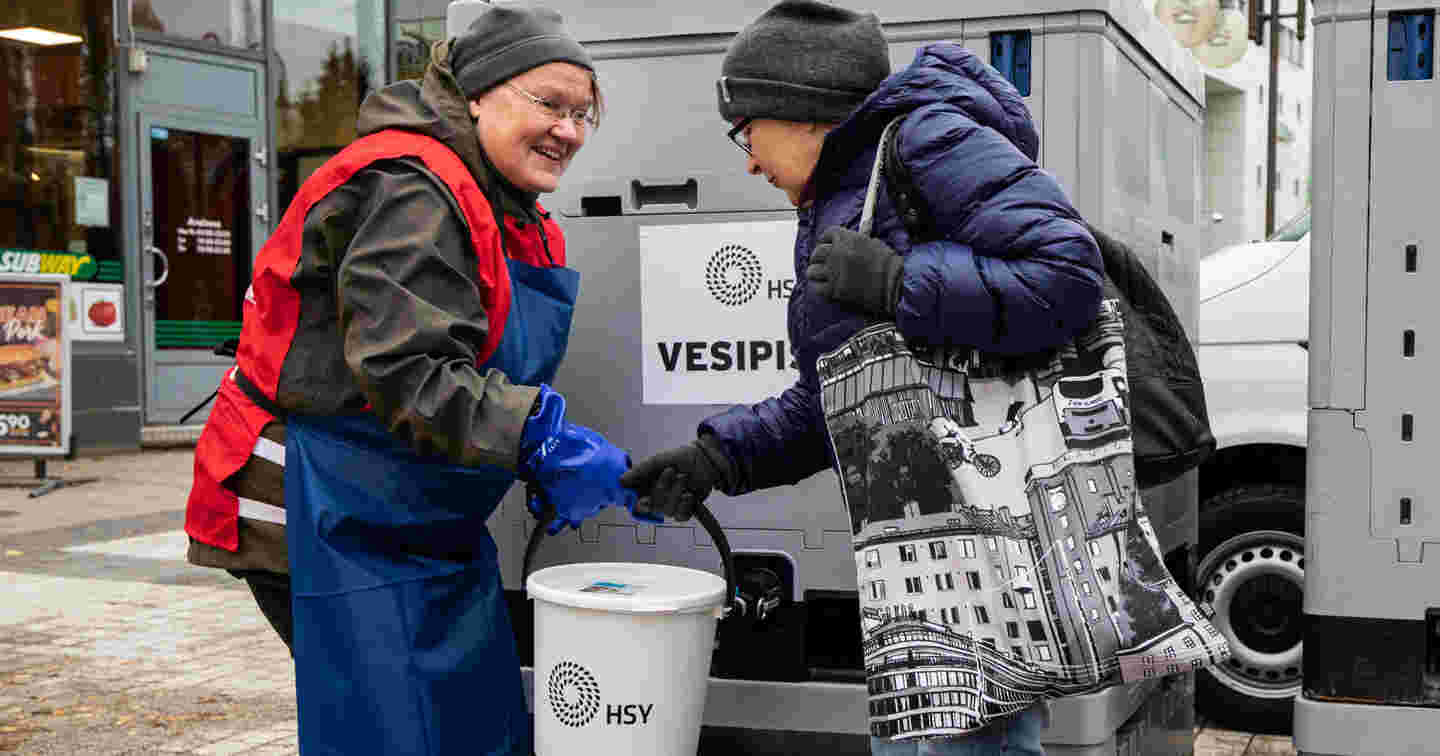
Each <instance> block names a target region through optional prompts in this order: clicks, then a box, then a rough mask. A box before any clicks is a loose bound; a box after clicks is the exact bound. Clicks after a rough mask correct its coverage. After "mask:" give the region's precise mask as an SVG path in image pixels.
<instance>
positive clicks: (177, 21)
mask: <svg viewBox="0 0 1440 756" xmlns="http://www.w3.org/2000/svg"><path fill="white" fill-rule="evenodd" d="M129 1H130V26H131V27H132V28H133V29H134V30H135V31H136V32H137V33H140V34H163V35H165V36H167V37H179V38H181V39H186V40H191V41H195V42H201V43H204V44H209V45H215V46H217V47H233V48H236V49H240V50H255V51H257V52H258V51H260V50H261V49H263V48H264V46H265V37H264V28H265V25H264V24H263V23H262V22H261V19H262V14H263V13H264V6H263V5H262V4H261V1H260V0H129ZM107 2H108V0H107Z"/></svg>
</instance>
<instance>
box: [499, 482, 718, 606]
mask: <svg viewBox="0 0 1440 756" xmlns="http://www.w3.org/2000/svg"><path fill="white" fill-rule="evenodd" d="M525 496H526V498H527V499H528V498H529V497H530V491H529V490H528V486H527V490H526V491H525ZM540 501H541V510H540V516H539V517H537V518H536V519H535V529H534V530H533V531H531V533H530V540H529V541H528V542H527V543H526V544H525V561H524V563H523V566H522V567H521V569H520V592H521V593H525V592H526V587H527V583H528V582H529V579H530V564H531V562H532V561H534V559H535V552H536V551H538V550H539V548H540V541H541V540H542V539H544V538H545V529H546V527H548V526H549V525H550V522H551V521H552V520H554V519H555V504H554V503H552V502H551V501H550V500H549V497H545V496H541V497H540ZM695 519H697V520H699V521H700V525H701V526H702V527H704V528H705V532H706V533H709V534H710V540H711V542H713V543H714V544H715V550H716V551H719V552H720V563H721V565H722V566H723V567H724V569H725V605H724V606H723V607H722V608H721V617H722V618H723V617H725V616H728V615H729V614H730V613H731V612H732V611H734V609H735V605H736V600H735V597H736V585H735V556H734V554H732V553H731V551H730V539H729V538H726V537H725V530H724V529H723V528H721V527H720V521H719V520H716V519H715V515H714V514H712V513H711V512H710V510H709V509H707V508H706V507H705V505H704V504H702V503H700V502H696V503H695Z"/></svg>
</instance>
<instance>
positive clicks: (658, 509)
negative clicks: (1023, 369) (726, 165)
mask: <svg viewBox="0 0 1440 756" xmlns="http://www.w3.org/2000/svg"><path fill="white" fill-rule="evenodd" d="M721 73H722V76H721V77H720V80H719V82H718V84H717V88H718V96H719V106H720V115H721V117H722V118H724V119H725V120H726V121H728V122H730V124H731V131H730V136H731V139H733V140H734V141H735V142H736V143H737V144H738V145H739V147H740V148H741V149H742V150H744V151H745V153H746V155H747V163H746V167H747V170H748V171H749V172H750V173H751V174H753V175H755V176H761V177H764V178H765V179H766V180H767V181H769V183H770V184H772V185H773V186H775V187H776V188H778V189H780V190H781V191H783V192H785V193H786V195H787V196H788V198H789V199H790V201H791V202H792V203H793V204H794V205H795V206H796V207H797V208H798V211H799V230H798V233H797V235H796V239H795V274H796V281H797V284H796V287H795V289H794V291H793V293H792V296H791V299H790V304H789V316H788V326H789V335H790V339H791V343H793V344H794V345H795V362H796V363H797V364H798V367H799V371H800V379H799V381H797V382H796V384H795V385H794V386H793V387H791V388H790V389H788V390H786V391H785V392H784V393H783V394H781V395H780V396H778V397H774V398H771V399H766V400H765V401H762V402H760V403H758V404H755V405H752V406H749V407H737V408H734V409H731V410H729V411H727V412H724V413H722V414H719V415H717V416H715V417H711V418H709V419H708V420H706V421H704V422H703V423H701V424H700V426H699V429H698V433H697V438H696V440H695V441H694V442H692V443H690V444H687V445H685V446H683V447H680V448H677V449H672V450H669V451H665V452H662V453H660V454H657V455H655V456H654V457H651V458H649V459H647V460H644V461H642V462H640V463H639V464H637V465H636V466H635V467H634V468H633V469H632V470H631V471H630V472H628V473H627V474H626V475H625V476H624V477H623V478H622V480H621V482H622V484H624V485H626V486H628V487H631V488H633V489H635V490H636V492H637V493H638V494H639V495H640V497H641V498H640V501H639V503H638V504H637V505H636V511H637V512H646V511H648V512H651V513H654V514H660V515H664V516H667V517H671V518H674V519H677V520H685V519H688V517H689V516H690V514H691V511H692V510H693V507H694V505H695V503H697V502H700V501H703V500H704V499H705V497H706V496H707V495H708V494H709V493H710V491H711V490H712V489H714V488H718V489H720V490H722V491H724V492H725V493H726V494H729V495H731V496H738V495H740V494H744V493H747V492H750V491H756V490H759V489H763V488H769V487H773V486H780V485H786V484H794V483H797V482H799V481H801V480H803V479H805V478H808V477H809V476H811V475H813V474H815V473H817V472H819V471H821V470H824V469H826V468H827V467H830V466H831V465H832V464H833V461H832V456H831V451H830V445H829V440H828V438H827V432H826V428H825V422H824V417H823V413H822V410H821V404H820V384H819V380H818V376H817V372H816V359H817V357H818V356H819V355H822V354H824V353H826V352H828V351H830V350H833V349H835V348H836V347H838V346H839V345H840V344H841V343H842V342H844V341H845V340H846V339H848V338H850V337H851V336H853V335H854V334H855V333H856V332H857V331H859V330H860V329H862V328H864V327H865V326H866V325H868V324H870V323H873V322H875V321H876V320H877V319H880V320H893V322H895V323H896V324H897V326H898V327H899V329H900V331H901V332H902V333H903V334H904V336H905V337H906V339H907V341H916V342H920V343H930V344H965V345H969V346H973V347H975V348H978V349H980V350H983V351H985V352H988V353H992V354H1025V353H1032V352H1037V351H1041V350H1047V349H1052V348H1054V347H1056V346H1058V345H1060V344H1062V343H1063V342H1065V341H1067V340H1069V339H1072V338H1074V337H1076V336H1077V335H1079V334H1080V333H1081V332H1082V331H1084V330H1085V329H1086V327H1087V326H1088V325H1089V324H1090V323H1091V322H1092V321H1093V320H1094V318H1095V315H1096V312H1097V308H1098V307H1099V303H1100V294H1101V280H1102V267H1101V259H1100V255H1099V251H1098V249H1097V247H1096V243H1095V239H1094V238H1093V237H1092V236H1091V234H1090V233H1089V232H1088V231H1087V230H1086V227H1085V225H1084V223H1083V221H1082V220H1081V218H1080V216H1079V214H1078V213H1077V212H1076V210H1075V208H1074V207H1073V206H1072V205H1071V203H1070V201H1069V199H1068V198H1067V197H1066V195H1065V192H1064V191H1063V190H1062V189H1061V187H1060V185H1059V183H1058V182H1057V181H1056V180H1055V178H1054V177H1053V176H1051V175H1049V174H1048V173H1046V172H1045V171H1043V170H1041V169H1040V168H1039V167H1038V166H1037V165H1036V163H1035V158H1036V156H1037V154H1038V149H1039V137H1038V135H1037V134H1036V131H1035V126H1034V124H1033V122H1032V121H1031V119H1030V114H1029V111H1028V110H1027V108H1026V107H1025V104H1024V102H1023V100H1022V99H1021V97H1020V95H1019V93H1018V92H1016V90H1015V89H1014V87H1012V86H1011V85H1010V83H1009V82H1008V81H1006V80H1005V79H1004V78H1003V77H1002V76H1001V75H1000V74H999V73H998V72H996V71H995V70H994V69H992V68H990V67H989V66H987V65H985V64H984V63H983V62H982V61H981V60H980V59H979V58H977V57H975V55H974V54H972V53H970V52H969V51H967V50H965V49H963V48H961V47H959V46H957V45H953V44H932V45H929V46H926V47H923V48H921V49H920V50H919V51H918V52H917V53H916V55H915V59H914V62H913V63H911V65H910V66H909V67H907V68H906V69H904V70H903V71H900V72H898V73H896V74H895V75H893V76H890V75H889V74H890V64H889V55H888V49H887V46H886V43H885V40H884V38H883V36H882V35H881V31H880V23H879V20H878V19H877V18H876V17H875V16H874V15H872V14H856V13H852V12H849V11H846V10H842V9H840V8H836V7H833V6H830V5H826V4H823V3H818V2H813V1H811V0H785V2H781V3H779V4H777V5H775V6H774V7H772V8H771V9H770V10H768V11H766V12H765V13H764V14H763V15H761V16H760V17H759V18H758V19H757V20H755V21H754V22H753V23H752V24H750V25H749V26H748V27H746V28H745V29H744V30H743V31H741V33H740V34H739V35H738V36H737V37H736V38H735V40H734V41H733V42H732V43H731V45H730V48H729V50H728V52H727V54H726V56H725V59H724V63H723V64H722V71H721ZM902 115H903V116H904V118H903V120H902V121H901V122H900V124H899V126H898V134H899V136H898V146H899V155H900V158H901V160H902V162H903V163H904V165H905V166H906V167H907V168H908V169H909V171H910V173H911V174H912V177H913V184H914V187H915V189H916V190H917V191H918V193H919V194H920V195H921V196H922V197H923V198H924V199H925V201H926V203H927V204H928V206H929V207H930V208H931V209H932V213H933V215H934V217H933V223H934V226H935V228H936V230H938V231H939V233H938V234H937V235H936V236H937V238H938V239H939V240H938V241H927V242H923V243H919V242H917V243H912V241H911V239H910V237H909V234H908V233H907V232H906V227H905V223H904V222H903V220H902V219H901V218H900V217H899V216H898V215H897V213H896V211H895V209H894V205H893V204H892V202H891V201H890V198H889V197H888V196H886V193H885V192H884V191H883V189H882V191H881V193H880V197H879V200H878V204H877V209H876V215H875V228H874V234H873V236H865V235H861V234H860V233H858V232H857V231H856V229H857V227H858V225H859V220H860V216H861V210H862V206H863V204H864V199H865V193H866V188H867V185H868V183H869V179H870V173H871V169H872V166H873V164H874V161H875V156H876V150H877V147H878V146H879V143H880V136H881V132H882V131H883V130H884V128H885V126H886V124H888V123H889V122H890V121H891V120H892V119H894V118H895V117H896V116H902ZM1044 719H1045V712H1044V708H1043V705H1036V706H1033V707H1031V708H1029V709H1025V710H1023V711H1021V712H1019V713H1016V714H1013V715H1011V716H1009V717H1006V718H1003V719H1000V720H998V721H997V722H995V723H994V724H991V725H989V726H988V727H985V728H983V729H979V730H975V731H971V732H964V729H965V728H959V730H960V732H959V733H958V734H959V735H960V737H957V738H952V739H949V740H945V739H940V740H934V739H932V740H928V741H925V742H920V741H918V740H905V741H899V740H896V741H892V740H891V739H889V738H888V737H876V738H875V739H874V741H873V752H874V753H877V754H959V753H967V754H981V753H992V752H993V753H1000V752H1001V751H1004V752H1006V753H1012V754H1014V753H1023V754H1038V753H1041V752H1042V749H1041V745H1040V730H1041V729H1042V728H1043V726H1044ZM872 734H876V735H880V734H881V733H878V732H876V731H875V730H874V728H872Z"/></svg>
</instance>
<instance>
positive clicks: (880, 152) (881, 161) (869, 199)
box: [859, 115, 905, 236]
mask: <svg viewBox="0 0 1440 756" xmlns="http://www.w3.org/2000/svg"><path fill="white" fill-rule="evenodd" d="M904 118H905V116H904V115H898V116H895V117H894V118H893V119H891V120H890V123H888V124H885V130H884V131H882V132H880V146H879V147H878V148H876V150H875V165H874V166H873V167H872V168H871V169H870V185H869V186H867V187H866V188H865V206H864V208H863V209H862V210H861V211H860V229H859V231H860V233H862V234H864V235H866V236H869V235H870V233H871V232H872V231H873V230H874V228H875V202H876V199H877V198H878V197H879V196H880V177H881V175H882V173H883V171H884V170H885V145H887V144H889V143H890V133H891V132H893V131H894V130H895V128H896V127H897V126H899V125H900V121H902V120H904Z"/></svg>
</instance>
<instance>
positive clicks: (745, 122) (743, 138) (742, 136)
mask: <svg viewBox="0 0 1440 756" xmlns="http://www.w3.org/2000/svg"><path fill="white" fill-rule="evenodd" d="M753 120H755V119H754V118H741V119H740V122H739V123H736V124H735V128H733V129H730V134H729V137H730V141H732V142H734V143H735V146H736V147H739V148H740V149H742V150H744V151H745V154H746V155H753V154H755V153H753V152H751V151H750V132H749V131H746V129H748V128H750V122H751V121H753Z"/></svg>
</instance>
